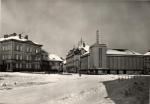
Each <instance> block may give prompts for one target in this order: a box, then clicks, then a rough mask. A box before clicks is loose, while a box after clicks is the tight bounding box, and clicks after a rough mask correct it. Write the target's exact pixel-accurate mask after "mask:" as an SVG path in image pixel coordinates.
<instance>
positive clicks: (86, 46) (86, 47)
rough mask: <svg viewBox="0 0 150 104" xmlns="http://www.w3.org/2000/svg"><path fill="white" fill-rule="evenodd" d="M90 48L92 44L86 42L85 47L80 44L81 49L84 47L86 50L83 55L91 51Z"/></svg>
mask: <svg viewBox="0 0 150 104" xmlns="http://www.w3.org/2000/svg"><path fill="white" fill-rule="evenodd" d="M89 48H90V46H89V45H87V44H85V47H84V46H83V44H82V45H80V46H79V49H84V50H85V51H86V52H85V53H84V54H83V55H85V54H88V53H90V52H89Z"/></svg>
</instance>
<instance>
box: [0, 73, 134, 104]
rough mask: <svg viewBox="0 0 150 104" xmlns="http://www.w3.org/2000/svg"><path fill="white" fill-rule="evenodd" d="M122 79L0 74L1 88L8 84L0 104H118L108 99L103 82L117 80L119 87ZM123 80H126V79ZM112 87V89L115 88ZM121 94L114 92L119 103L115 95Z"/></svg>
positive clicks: (117, 90) (113, 77)
mask: <svg viewBox="0 0 150 104" xmlns="http://www.w3.org/2000/svg"><path fill="white" fill-rule="evenodd" d="M119 77H120V76H118V75H82V76H81V77H79V75H78V74H72V75H58V74H30V73H0V78H1V79H0V84H2V83H6V84H7V86H0V104H115V102H114V101H113V100H112V99H111V98H109V96H108V92H107V89H106V86H105V85H106V84H104V83H103V82H104V81H106V83H107V82H108V81H114V80H115V82H114V83H113V84H115V85H116V84H119V83H118V82H116V81H118V80H116V79H118V78H119ZM123 77H124V79H125V78H127V76H125V75H124V76H122V78H123ZM128 77H132V76H128ZM113 84H110V85H109V87H112V88H113V87H114V85H113ZM119 85H120V86H122V84H119ZM125 85H126V86H122V87H125V88H126V87H127V86H128V85H127V84H126V83H125ZM116 86H117V85H116ZM107 87H108V86H107ZM114 89H116V87H115V88H114ZM122 90H123V89H122V88H121V87H119V88H117V89H116V90H115V91H114V90H113V92H114V93H113V96H118V99H120V98H121V97H122V96H120V95H119V94H118V95H115V94H116V93H120V92H121V91H122ZM116 99H117V98H116ZM122 99H124V97H123V98H122ZM125 100H126V99H125ZM122 104H129V103H122Z"/></svg>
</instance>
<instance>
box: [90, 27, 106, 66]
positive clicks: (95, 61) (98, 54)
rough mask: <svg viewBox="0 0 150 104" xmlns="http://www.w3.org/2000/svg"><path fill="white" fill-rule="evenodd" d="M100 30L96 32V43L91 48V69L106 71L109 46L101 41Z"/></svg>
mask: <svg viewBox="0 0 150 104" xmlns="http://www.w3.org/2000/svg"><path fill="white" fill-rule="evenodd" d="M99 36H100V35H99V30H97V31H96V43H95V44H94V45H92V46H90V69H106V67H107V66H106V61H107V60H106V58H107V56H106V51H107V46H106V44H103V43H102V42H100V41H99ZM101 40H102V39H101Z"/></svg>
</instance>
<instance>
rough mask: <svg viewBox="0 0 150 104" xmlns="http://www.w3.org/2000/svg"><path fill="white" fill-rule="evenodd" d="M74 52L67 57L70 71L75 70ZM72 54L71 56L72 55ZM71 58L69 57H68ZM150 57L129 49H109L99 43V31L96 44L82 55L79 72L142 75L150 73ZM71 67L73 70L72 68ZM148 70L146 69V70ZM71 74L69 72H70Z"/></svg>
mask: <svg viewBox="0 0 150 104" xmlns="http://www.w3.org/2000/svg"><path fill="white" fill-rule="evenodd" d="M73 52H74V51H73V50H71V51H70V52H69V54H68V55H67V58H66V60H68V61H66V65H68V66H69V67H68V70H70V69H74V70H75V67H74V64H75V60H74V58H73V57H74V56H75V55H74V53H73ZM70 53H71V54H70ZM68 56H69V57H68ZM149 59H150V57H149V55H145V56H144V55H142V54H140V53H138V52H135V51H132V50H129V49H109V48H108V47H107V45H106V44H104V43H99V31H97V32H96V43H95V44H93V45H91V46H90V47H89V51H88V52H85V53H82V52H81V54H80V57H79V58H78V60H80V62H79V63H80V64H79V65H80V67H79V68H78V71H74V72H79V71H80V72H82V73H87V74H142V73H145V70H146V69H147V71H150V61H149ZM70 67H71V68H70ZM145 68H146V69H145ZM68 72H69V71H68Z"/></svg>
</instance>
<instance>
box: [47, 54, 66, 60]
mask: <svg viewBox="0 0 150 104" xmlns="http://www.w3.org/2000/svg"><path fill="white" fill-rule="evenodd" d="M48 57H49V60H50V61H63V60H62V59H61V58H60V57H59V56H58V55H56V54H49V56H48Z"/></svg>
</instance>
